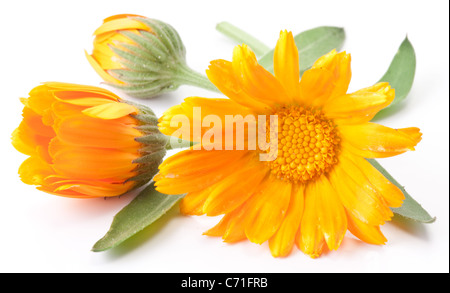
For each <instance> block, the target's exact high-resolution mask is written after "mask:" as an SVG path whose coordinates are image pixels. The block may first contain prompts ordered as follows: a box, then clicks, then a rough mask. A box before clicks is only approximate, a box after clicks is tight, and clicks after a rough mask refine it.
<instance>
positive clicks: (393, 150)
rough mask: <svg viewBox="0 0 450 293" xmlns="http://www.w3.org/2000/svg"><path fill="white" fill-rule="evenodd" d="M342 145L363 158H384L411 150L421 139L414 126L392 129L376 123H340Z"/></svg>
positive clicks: (418, 130) (418, 131)
mask: <svg viewBox="0 0 450 293" xmlns="http://www.w3.org/2000/svg"><path fill="white" fill-rule="evenodd" d="M338 129H339V132H340V133H341V135H342V136H341V137H342V146H343V148H346V147H347V146H350V147H349V148H348V149H349V150H350V151H352V152H354V153H355V154H357V155H360V156H362V157H364V158H385V157H391V156H395V155H399V154H402V153H404V152H406V151H413V150H414V147H415V146H416V145H417V144H418V143H419V142H420V140H421V138H422V137H421V133H420V129H418V128H416V127H410V128H401V129H393V128H389V127H386V126H382V125H379V124H376V123H370V122H368V123H364V124H357V125H340V126H339V127H338Z"/></svg>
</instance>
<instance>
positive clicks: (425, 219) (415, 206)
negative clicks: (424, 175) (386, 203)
mask: <svg viewBox="0 0 450 293" xmlns="http://www.w3.org/2000/svg"><path fill="white" fill-rule="evenodd" d="M367 161H369V163H370V164H372V166H374V167H375V168H376V169H377V170H378V171H380V172H381V174H383V175H384V177H386V178H387V179H388V180H389V181H391V183H392V184H394V185H395V186H397V187H398V188H400V190H401V191H402V192H403V194H404V195H405V200H404V201H403V204H402V206H401V207H399V208H392V211H393V212H394V213H395V214H397V215H400V216H403V217H405V218H408V219H412V220H415V221H418V222H421V223H433V222H434V221H435V220H436V218H435V217H431V216H430V214H429V213H428V212H427V211H426V210H425V209H424V208H423V207H422V206H421V205H420V204H419V203H418V202H417V201H415V200H414V199H413V198H412V197H411V196H410V195H409V194H408V193H407V192H406V190H405V188H404V187H403V186H401V185H400V184H399V183H398V182H397V181H396V180H395V179H394V178H393V177H392V176H391V175H390V174H389V173H388V172H387V171H386V170H385V169H384V168H383V167H382V166H381V165H380V163H378V162H377V161H376V160H374V159H367Z"/></svg>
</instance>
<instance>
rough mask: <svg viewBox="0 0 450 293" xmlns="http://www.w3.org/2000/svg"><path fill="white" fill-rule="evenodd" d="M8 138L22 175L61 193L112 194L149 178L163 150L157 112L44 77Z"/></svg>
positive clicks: (96, 89)
mask: <svg viewBox="0 0 450 293" xmlns="http://www.w3.org/2000/svg"><path fill="white" fill-rule="evenodd" d="M22 102H23V104H24V105H25V107H24V109H23V120H22V122H21V123H20V125H19V127H18V128H17V129H16V130H15V131H14V132H13V135H12V144H13V146H14V147H15V148H16V149H17V150H18V151H20V152H22V153H24V154H26V155H29V156H30V157H29V158H28V159H26V160H25V161H24V162H23V163H22V165H21V166H20V168H19V174H20V177H21V180H22V181H23V182H24V183H26V184H30V185H37V186H38V187H37V188H38V189H39V190H42V191H45V192H48V193H52V194H56V195H61V196H66V197H78V198H89V197H109V196H117V195H121V194H124V193H126V192H127V191H129V190H131V189H133V188H136V187H138V186H141V185H143V184H145V183H147V182H148V181H149V180H151V178H152V177H153V175H154V174H155V173H156V171H157V168H158V166H159V164H160V163H161V161H162V159H163V157H164V155H165V153H166V150H165V145H166V143H167V139H166V137H165V136H164V135H163V134H161V133H160V132H159V131H158V129H157V126H156V124H157V117H156V116H155V115H154V114H153V112H152V111H151V110H150V109H149V108H147V107H145V106H142V105H135V104H131V103H130V102H125V101H124V100H121V99H120V98H119V97H117V96H116V95H115V94H113V93H112V92H110V91H108V90H105V89H102V88H99V87H92V86H84V85H75V84H67V83H54V82H52V83H44V84H43V85H40V86H37V87H35V88H34V89H33V90H31V92H30V93H29V97H28V98H27V99H22Z"/></svg>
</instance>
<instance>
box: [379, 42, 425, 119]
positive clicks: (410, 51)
mask: <svg viewBox="0 0 450 293" xmlns="http://www.w3.org/2000/svg"><path fill="white" fill-rule="evenodd" d="M415 72H416V54H415V52H414V48H413V46H412V44H411V42H410V41H409V40H408V37H406V38H405V40H404V41H403V42H402V44H401V45H400V47H399V48H398V51H397V53H396V54H395V56H394V59H393V60H392V62H391V64H390V65H389V68H388V70H387V71H386V73H385V74H384V75H383V77H382V78H381V79H380V80H379V82H389V84H390V85H391V87H392V88H394V89H395V98H394V101H392V103H391V104H390V105H389V106H387V107H386V108H384V109H382V110H381V111H379V112H378V113H377V115H375V117H374V118H373V119H374V120H376V119H380V118H384V117H387V116H389V115H391V114H394V113H395V112H396V111H397V110H398V109H399V106H400V105H401V102H402V101H403V100H404V99H405V98H406V97H407V95H408V94H409V92H410V90H411V87H412V85H413V82H414V75H415Z"/></svg>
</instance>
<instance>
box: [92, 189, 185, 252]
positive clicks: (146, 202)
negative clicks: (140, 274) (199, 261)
mask: <svg viewBox="0 0 450 293" xmlns="http://www.w3.org/2000/svg"><path fill="white" fill-rule="evenodd" d="M183 197H184V195H166V194H162V193H159V192H158V191H156V190H155V186H154V183H153V182H152V183H151V184H150V185H149V186H147V187H146V188H145V189H144V190H143V191H141V192H140V193H139V194H138V196H136V198H135V199H133V200H132V201H131V202H130V203H129V204H128V205H127V206H126V207H124V208H123V209H122V210H121V211H120V212H119V213H117V215H115V216H114V220H113V222H112V224H111V228H110V229H109V231H108V232H107V233H106V235H105V236H104V237H103V238H102V239H100V240H99V241H97V243H95V245H94V247H93V248H92V251H95V252H98V251H105V250H108V249H110V248H113V247H115V246H117V245H119V244H120V243H122V242H123V241H125V240H127V239H128V238H130V237H131V236H133V235H135V234H136V233H138V232H139V231H141V230H142V229H144V228H145V227H147V226H149V225H150V224H152V223H153V222H155V221H156V220H158V219H159V218H160V217H161V216H163V215H164V214H165V213H166V212H167V211H169V210H170V209H171V208H172V207H173V206H174V205H175V204H176V203H177V202H178V201H179V200H180V199H181V198H183Z"/></svg>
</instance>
